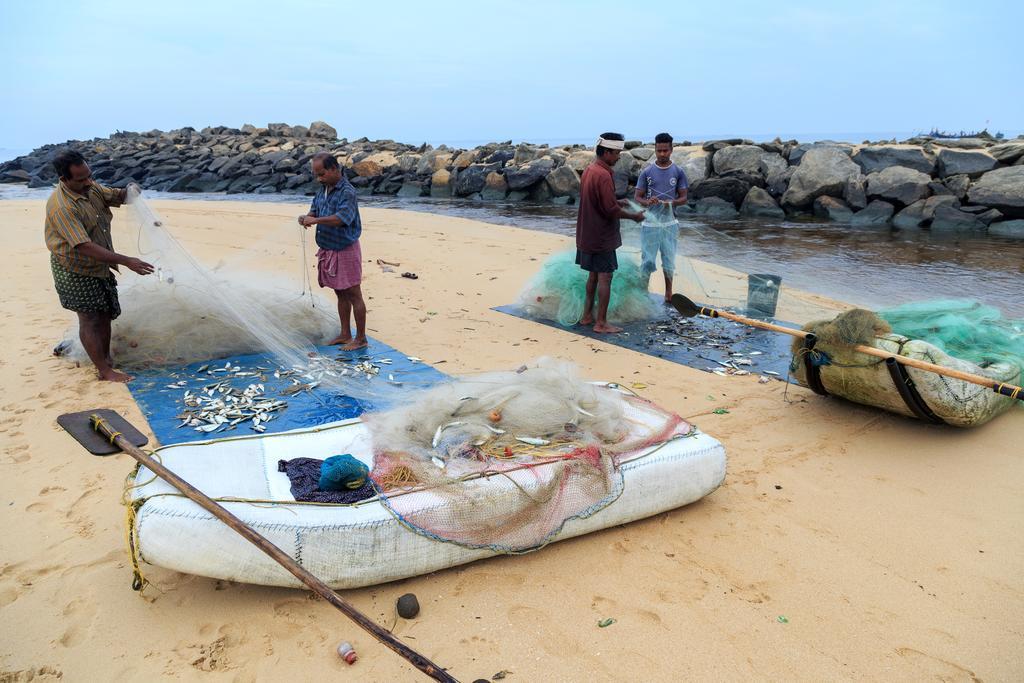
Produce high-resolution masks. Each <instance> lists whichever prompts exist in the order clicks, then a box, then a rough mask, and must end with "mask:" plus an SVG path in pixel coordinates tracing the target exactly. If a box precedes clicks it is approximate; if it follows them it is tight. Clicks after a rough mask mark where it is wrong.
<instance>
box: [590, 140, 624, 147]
mask: <svg viewBox="0 0 1024 683" xmlns="http://www.w3.org/2000/svg"><path fill="white" fill-rule="evenodd" d="M597 146H598V147H604V148H605V149H626V143H625V142H624V141H623V140H605V139H604V138H598V139H597Z"/></svg>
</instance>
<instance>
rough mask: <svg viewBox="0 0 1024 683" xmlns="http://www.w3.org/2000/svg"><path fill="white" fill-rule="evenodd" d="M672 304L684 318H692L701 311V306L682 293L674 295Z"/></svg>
mask: <svg viewBox="0 0 1024 683" xmlns="http://www.w3.org/2000/svg"><path fill="white" fill-rule="evenodd" d="M672 305H673V306H675V309H676V310H677V311H679V315H681V316H683V317H684V318H692V317H693V316H695V315H697V314H698V313H700V306H698V305H697V304H695V303H693V302H692V301H690V300H689V299H687V298H686V297H685V296H683V295H682V294H673V295H672Z"/></svg>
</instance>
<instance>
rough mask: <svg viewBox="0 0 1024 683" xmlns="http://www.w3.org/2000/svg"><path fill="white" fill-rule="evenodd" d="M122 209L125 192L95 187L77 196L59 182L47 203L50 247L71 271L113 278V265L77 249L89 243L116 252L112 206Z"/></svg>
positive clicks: (58, 260) (47, 243)
mask: <svg viewBox="0 0 1024 683" xmlns="http://www.w3.org/2000/svg"><path fill="white" fill-rule="evenodd" d="M112 206H121V191H120V190H115V189H112V188H109V187H104V186H103V185H97V184H93V185H92V186H91V187H90V188H89V191H88V192H86V194H84V195H82V194H76V193H74V192H72V191H71V190H69V189H67V188H66V187H64V183H62V182H58V183H57V187H56V188H55V189H54V191H53V194H51V195H50V198H49V199H48V200H47V202H46V228H45V237H46V248H47V249H49V250H50V253H51V254H53V258H54V259H55V260H56V261H57V263H59V264H60V265H62V266H63V267H64V268H66V269H67V270H70V271H71V272H72V273H78V274H79V275H89V276H92V277H110V276H111V273H110V268H114V269H115V270H116V268H117V267H116V266H112V265H109V264H106V263H103V262H102V261H97V260H96V259H94V258H90V257H88V256H85V255H83V254H81V253H79V251H78V250H77V249H75V247H76V246H78V245H79V244H84V243H86V242H95V243H96V244H98V245H100V246H101V247H104V248H106V249H109V250H111V251H113V250H114V246H113V243H112V241H111V239H110V220H111V219H112V218H113V217H114V215H113V214H112V213H111V212H110V207H112Z"/></svg>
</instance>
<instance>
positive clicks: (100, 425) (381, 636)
mask: <svg viewBox="0 0 1024 683" xmlns="http://www.w3.org/2000/svg"><path fill="white" fill-rule="evenodd" d="M91 422H92V426H93V429H95V430H96V431H97V432H99V433H100V434H103V435H104V436H106V437H107V438H108V439H110V442H111V443H113V444H116V445H117V446H119V447H120V448H121V450H122V451H124V452H125V453H127V454H128V455H130V456H132V457H133V458H135V459H136V460H137V461H138V462H139V463H141V464H142V465H143V466H144V467H146V468H147V469H149V470H150V471H151V472H153V473H154V474H156V475H157V476H158V477H160V478H161V479H163V480H164V481H166V482H167V483H168V484H170V485H171V486H173V487H174V488H176V489H178V490H179V491H181V492H182V494H184V495H185V496H186V497H187V498H188V499H189V500H191V501H192V502H193V503H196V504H197V505H199V506H200V507H202V508H203V509H204V510H206V511H207V512H209V513H210V514H212V515H213V516H215V517H216V518H217V519H219V520H220V521H222V522H224V523H225V524H227V525H228V526H229V527H231V528H232V529H234V530H235V531H237V532H238V533H239V534H240V535H241V536H242V537H243V538H244V539H245V540H247V541H249V542H250V543H252V544H253V545H254V546H256V547H257V548H259V549H260V550H262V551H263V552H265V553H266V554H267V555H269V556H270V557H271V559H273V560H274V561H275V562H277V563H278V564H279V565H281V566H282V567H284V568H285V569H287V570H288V571H289V572H291V573H292V574H293V575H294V576H295V578H297V579H298V580H299V581H301V582H302V583H304V584H306V585H307V586H309V588H310V589H311V590H312V591H313V592H314V593H316V594H317V595H319V596H320V597H321V598H323V599H324V600H326V601H327V602H329V603H331V604H332V605H334V606H335V607H337V608H338V610H340V611H341V613H342V614H344V615H345V616H346V617H348V618H349V619H351V620H352V621H354V622H356V623H357V624H358V625H359V626H360V627H362V628H363V629H365V630H366V631H368V632H369V633H370V635H372V636H373V637H374V638H376V639H377V640H379V641H380V642H381V643H383V644H384V645H385V646H387V647H389V648H391V649H392V650H394V651H395V652H397V653H398V654H399V655H401V656H402V657H404V658H405V659H406V660H407V661H408V662H409V663H410V664H412V665H413V666H414V667H416V668H417V669H419V670H420V671H422V672H423V673H425V674H426V675H427V676H430V677H431V678H433V679H434V680H435V681H448V682H451V683H457V682H456V680H455V679H454V678H452V677H451V676H450V675H448V673H447V672H445V671H444V670H443V669H442V668H441V667H439V666H438V665H437V664H434V663H433V662H432V661H430V660H429V659H427V658H426V657H424V656H423V655H421V654H419V653H418V652H416V651H415V650H413V649H412V648H410V647H409V646H408V645H406V644H405V643H403V642H402V641H400V640H398V639H397V638H395V637H394V636H393V635H391V634H390V633H388V632H387V631H385V630H384V629H383V628H381V627H380V626H379V625H377V624H376V623H375V622H373V621H371V620H370V619H369V618H368V617H366V616H365V615H363V614H362V613H361V612H360V611H359V610H357V609H356V608H355V607H353V606H352V605H350V604H348V603H347V602H346V601H345V600H344V599H343V598H342V597H341V596H340V595H338V594H337V593H336V592H334V590H332V589H331V587H330V586H328V585H327V584H326V583H324V582H323V581H321V580H320V579H318V578H317V577H315V576H313V575H312V574H310V573H309V572H308V571H306V570H305V569H304V568H303V567H302V565H300V564H299V563H298V562H296V561H295V560H293V559H292V558H291V556H290V555H288V554H286V553H285V552H284V551H283V550H281V549H280V548H278V547H277V546H276V545H274V544H273V543H271V542H270V541H268V540H267V539H266V538H264V537H263V536H261V535H260V534H258V533H257V532H256V531H255V530H253V528H252V527H250V526H249V525H248V524H246V523H245V522H243V521H242V520H240V519H239V518H238V517H235V516H234V515H233V514H231V513H230V512H228V511H227V510H225V509H224V508H223V507H221V506H220V505H218V504H217V503H215V502H214V501H213V500H211V499H210V498H209V497H208V496H207V495H206V494H204V493H203V492H202V491H200V490H199V489H197V488H195V487H194V486H192V485H191V484H189V483H188V482H187V481H185V480H184V479H182V478H181V477H179V476H178V475H177V474H175V473H174V472H172V471H171V470H169V469H167V468H166V467H164V466H163V465H161V464H160V463H159V462H157V461H156V460H154V459H153V458H152V457H150V456H149V455H147V454H146V453H145V452H144V451H142V450H140V449H139V448H136V447H135V446H133V445H132V444H131V443H130V442H129V441H128V440H127V439H125V438H124V437H123V436H121V433H120V432H118V431H115V430H114V428H113V427H111V426H110V424H109V423H108V422H107V421H106V420H104V419H103V418H102V417H100V416H99V415H93V416H92V418H91Z"/></svg>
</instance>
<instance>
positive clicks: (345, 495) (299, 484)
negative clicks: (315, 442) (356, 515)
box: [277, 458, 377, 503]
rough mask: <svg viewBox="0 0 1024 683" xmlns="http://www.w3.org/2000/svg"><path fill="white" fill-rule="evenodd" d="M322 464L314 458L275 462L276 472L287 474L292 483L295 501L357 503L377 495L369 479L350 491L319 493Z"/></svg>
mask: <svg viewBox="0 0 1024 683" xmlns="http://www.w3.org/2000/svg"><path fill="white" fill-rule="evenodd" d="M323 462H324V461H323V460H317V459H316V458H294V459H292V460H278V461H277V471H278V472H284V473H285V474H287V475H288V480H289V481H290V482H291V483H292V495H293V496H295V500H298V501H302V502H304V503H358V502H359V501H361V500H366V499H367V498H373V497H374V496H375V495H377V492H376V491H374V489H373V483H372V482H371V481H370V479H369V478H367V479H366V483H365V484H363V485H362V486H361V487H359V488H357V489H355V490H352V491H321V490H320V489H319V488H317V484H318V483H319V481H320V466H321V465H322V464H323Z"/></svg>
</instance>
